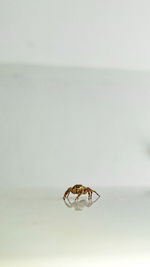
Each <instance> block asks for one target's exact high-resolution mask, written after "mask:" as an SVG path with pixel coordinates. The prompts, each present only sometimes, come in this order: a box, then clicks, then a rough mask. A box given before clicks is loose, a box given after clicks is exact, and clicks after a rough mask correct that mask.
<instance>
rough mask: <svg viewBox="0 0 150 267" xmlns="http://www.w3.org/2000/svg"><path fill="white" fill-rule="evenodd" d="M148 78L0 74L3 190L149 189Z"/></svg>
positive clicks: (23, 71)
mask: <svg viewBox="0 0 150 267" xmlns="http://www.w3.org/2000/svg"><path fill="white" fill-rule="evenodd" d="M149 88H150V75H149V73H148V72H147V73H145V72H128V71H112V70H92V69H90V70H87V69H75V68H72V69H71V68H70V69H67V68H46V67H34V66H32V67H31V66H21V65H18V66H14V65H10V66H9V65H8V66H7V65H6V66H1V68H0V147H1V149H0V163H1V167H0V185H1V186H6V187H7V186H10V187H11V186H14V187H15V186H50V187H51V186H64V187H68V186H70V185H73V184H76V183H82V184H85V185H87V186H95V185H98V186H103V185H107V186H115V185H117V186H119V185H121V186H124V185H125V186H126V185H133V186H135V185H136V186H137V185H150V179H149V177H150V124H149V118H150V105H149V99H150V89H149Z"/></svg>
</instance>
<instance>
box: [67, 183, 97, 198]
mask: <svg viewBox="0 0 150 267" xmlns="http://www.w3.org/2000/svg"><path fill="white" fill-rule="evenodd" d="M70 193H72V194H77V197H76V198H75V199H76V200H77V199H78V198H79V197H80V196H81V195H83V194H87V193H88V199H91V198H92V193H96V194H97V195H98V196H99V197H100V195H99V194H98V193H97V192H96V191H94V190H93V189H91V188H89V187H85V186H83V185H82V184H76V185H74V186H73V187H69V188H68V189H67V191H66V192H65V194H64V196H63V199H65V198H66V197H67V198H68V196H69V194H70Z"/></svg>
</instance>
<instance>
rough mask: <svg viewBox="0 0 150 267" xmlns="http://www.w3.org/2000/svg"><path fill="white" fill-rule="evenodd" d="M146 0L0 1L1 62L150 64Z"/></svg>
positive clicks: (140, 66) (137, 66) (138, 66)
mask: <svg viewBox="0 0 150 267" xmlns="http://www.w3.org/2000/svg"><path fill="white" fill-rule="evenodd" d="M149 10H150V1H149V0H126V1H125V0H124V1H120V0H113V1H112V0H105V1H104V0H92V1H91V0H76V1H74V0H63V1H62V0H22V1H20V0H13V1H11V0H1V1H0V62H19V63H29V64H30V63H33V64H34V63H38V64H48V65H62V66H63V65H66V66H68V65H69V66H85V67H87V66H89V67H91V66H97V67H102V68H104V67H107V68H130V69H150V52H149V51H150V50H149V47H150V30H149V25H150V16H149Z"/></svg>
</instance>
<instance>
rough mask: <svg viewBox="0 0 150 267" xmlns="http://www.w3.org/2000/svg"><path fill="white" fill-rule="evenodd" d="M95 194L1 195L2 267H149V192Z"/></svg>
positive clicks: (107, 190)
mask: <svg viewBox="0 0 150 267" xmlns="http://www.w3.org/2000/svg"><path fill="white" fill-rule="evenodd" d="M96 189H97V191H98V192H99V193H100V194H101V198H99V199H96V197H95V198H94V197H93V201H88V199H87V197H86V196H82V197H81V199H79V201H77V202H75V201H74V197H75V196H74V195H71V196H70V198H69V201H68V200H67V199H66V202H64V201H63V199H62V196H63V193H64V188H61V189H53V190H51V189H44V188H39V189H36V188H34V189H14V190H9V189H7V190H1V191H0V192H1V194H0V216H1V217H0V266H15V267H16V266H17V267H18V266H21V267H22V266H23V267H24V266H27V267H28V266H36V267H38V266H44V267H45V266H46V267H47V266H70V264H71V265H72V266H76V265H78V266H83V265H84V264H86V266H100V264H102V266H126V264H128V265H127V266H130V265H131V266H143V264H144V266H149V265H150V256H149V252H150V227H149V225H150V189H148V188H124V189H121V188H96ZM141 264H142V265H141Z"/></svg>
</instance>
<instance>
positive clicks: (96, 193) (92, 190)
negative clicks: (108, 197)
mask: <svg viewBox="0 0 150 267" xmlns="http://www.w3.org/2000/svg"><path fill="white" fill-rule="evenodd" d="M92 192H94V193H95V194H96V195H98V196H99V197H100V195H99V194H98V193H97V192H96V191H94V190H92Z"/></svg>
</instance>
